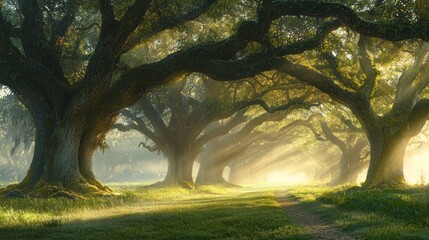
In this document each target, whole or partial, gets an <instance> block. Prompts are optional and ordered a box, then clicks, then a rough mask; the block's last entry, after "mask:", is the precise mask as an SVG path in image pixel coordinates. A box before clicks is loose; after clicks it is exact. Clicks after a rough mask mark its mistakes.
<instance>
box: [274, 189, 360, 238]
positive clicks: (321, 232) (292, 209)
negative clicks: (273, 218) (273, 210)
mask: <svg viewBox="0 0 429 240" xmlns="http://www.w3.org/2000/svg"><path fill="white" fill-rule="evenodd" d="M276 196H277V200H278V202H279V204H280V206H281V207H282V208H283V209H284V210H285V211H286V213H287V214H288V215H289V216H290V217H291V219H292V220H293V222H295V223H297V224H299V225H300V226H302V227H304V228H305V230H306V232H307V233H309V234H310V235H311V236H312V238H313V239H321V240H322V239H323V240H354V239H355V238H354V237H352V236H350V235H348V234H346V233H344V232H341V231H340V230H339V229H338V228H337V227H335V225H334V224H332V223H328V222H327V221H324V220H323V219H321V218H320V217H319V216H318V215H317V214H314V213H311V212H309V211H308V210H307V209H305V207H303V206H302V205H301V203H300V202H299V201H298V200H297V199H295V198H293V197H291V196H290V195H289V194H288V192H287V191H278V192H276Z"/></svg>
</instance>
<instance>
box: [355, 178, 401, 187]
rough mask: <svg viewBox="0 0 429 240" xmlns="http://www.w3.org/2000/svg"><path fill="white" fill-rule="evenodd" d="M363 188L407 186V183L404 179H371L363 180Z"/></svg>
mask: <svg viewBox="0 0 429 240" xmlns="http://www.w3.org/2000/svg"><path fill="white" fill-rule="evenodd" d="M362 187H363V188H364V189H374V188H407V187H409V185H408V184H407V183H406V182H405V180H403V179H401V180H389V181H372V182H365V183H364V184H363V186H362Z"/></svg>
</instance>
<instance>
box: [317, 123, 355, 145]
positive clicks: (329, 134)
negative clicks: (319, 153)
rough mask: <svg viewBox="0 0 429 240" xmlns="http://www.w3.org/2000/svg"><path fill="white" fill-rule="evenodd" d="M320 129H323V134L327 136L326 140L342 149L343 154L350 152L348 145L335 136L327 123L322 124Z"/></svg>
mask: <svg viewBox="0 0 429 240" xmlns="http://www.w3.org/2000/svg"><path fill="white" fill-rule="evenodd" d="M320 127H321V128H322V131H323V134H324V135H325V137H326V139H328V140H329V141H330V142H331V143H333V144H335V145H336V146H337V147H338V148H340V149H341V151H342V152H347V151H348V147H347V144H346V143H345V142H343V141H341V139H339V138H338V137H337V136H335V135H334V133H333V132H332V131H331V129H330V128H329V127H328V124H327V123H326V122H324V121H322V122H320Z"/></svg>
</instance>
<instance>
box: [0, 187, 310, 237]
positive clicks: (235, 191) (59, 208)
mask: <svg viewBox="0 0 429 240" xmlns="http://www.w3.org/2000/svg"><path fill="white" fill-rule="evenodd" d="M115 190H116V192H118V193H120V195H118V196H113V197H105V198H89V199H86V200H78V201H73V200H69V199H4V198H3V199H2V198H0V202H1V207H0V239H155V240H156V239H309V236H308V235H306V234H305V233H304V231H303V229H302V228H301V227H298V226H296V225H295V224H293V223H292V222H291V220H290V219H289V218H288V216H287V215H286V214H285V213H284V211H283V209H281V208H280V207H279V205H278V203H277V202H276V199H275V197H274V195H273V192H272V191H270V190H264V191H245V190H244V189H241V188H224V187H216V186H211V187H201V188H198V189H196V190H185V189H178V188H171V189H149V188H142V187H139V186H131V187H127V188H124V187H120V188H117V189H115Z"/></svg>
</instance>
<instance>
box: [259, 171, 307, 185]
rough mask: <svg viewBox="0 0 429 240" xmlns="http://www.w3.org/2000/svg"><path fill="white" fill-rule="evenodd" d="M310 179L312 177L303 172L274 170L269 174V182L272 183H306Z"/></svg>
mask: <svg viewBox="0 0 429 240" xmlns="http://www.w3.org/2000/svg"><path fill="white" fill-rule="evenodd" d="M309 181H310V179H308V177H307V175H306V174H305V173H303V172H295V173H292V172H290V171H272V172H270V173H268V174H267V182H268V183H270V184H286V185H297V184H305V183H307V182H309Z"/></svg>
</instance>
